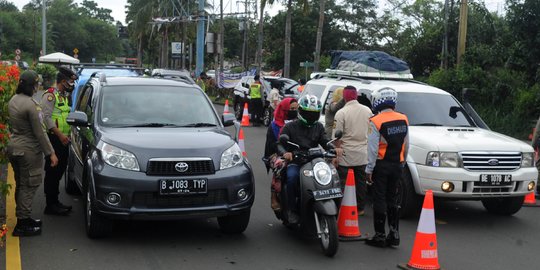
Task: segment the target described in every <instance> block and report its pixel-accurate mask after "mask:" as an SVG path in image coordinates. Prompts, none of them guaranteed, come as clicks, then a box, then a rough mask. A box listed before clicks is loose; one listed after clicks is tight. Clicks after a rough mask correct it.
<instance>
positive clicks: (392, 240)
mask: <svg viewBox="0 0 540 270" xmlns="http://www.w3.org/2000/svg"><path fill="white" fill-rule="evenodd" d="M386 246H389V247H390V246H393V247H397V246H399V233H398V232H397V231H392V230H391V231H390V233H388V235H387V236H386Z"/></svg>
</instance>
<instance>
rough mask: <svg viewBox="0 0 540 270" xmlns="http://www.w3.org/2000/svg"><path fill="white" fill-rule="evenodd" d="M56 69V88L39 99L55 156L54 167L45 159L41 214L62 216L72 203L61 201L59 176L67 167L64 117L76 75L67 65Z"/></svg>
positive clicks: (67, 110) (50, 89) (67, 139)
mask: <svg viewBox="0 0 540 270" xmlns="http://www.w3.org/2000/svg"><path fill="white" fill-rule="evenodd" d="M58 71H59V72H58V74H57V75H56V89H55V88H52V87H51V88H49V89H48V90H47V91H46V92H45V93H44V94H43V97H42V98H41V106H42V108H43V114H44V121H45V127H46V128H47V131H48V136H49V140H50V141H51V144H52V146H53V148H54V151H55V153H56V155H57V156H58V166H55V167H53V166H51V164H50V163H49V162H45V180H44V190H45V198H46V203H47V206H46V207H45V211H44V213H45V214H47V215H61V216H65V215H67V214H69V212H70V211H71V206H70V205H64V204H63V203H61V202H60V201H59V200H58V194H59V193H60V191H59V185H60V179H62V176H63V175H64V172H65V170H66V167H67V160H68V154H69V148H68V147H69V146H68V145H69V142H70V138H69V135H70V127H69V125H68V123H67V122H66V119H67V116H68V114H69V112H70V111H71V108H70V107H69V105H68V96H69V93H70V92H72V91H73V89H74V86H75V80H76V79H77V75H76V74H75V72H73V70H71V69H69V68H66V67H60V68H59V69H58Z"/></svg>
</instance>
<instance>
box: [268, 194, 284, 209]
mask: <svg viewBox="0 0 540 270" xmlns="http://www.w3.org/2000/svg"><path fill="white" fill-rule="evenodd" d="M270 200H271V202H270V206H271V207H272V210H274V211H279V210H281V205H280V203H279V199H278V195H277V192H275V191H272V196H271V197H270Z"/></svg>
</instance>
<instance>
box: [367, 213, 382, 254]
mask: <svg viewBox="0 0 540 270" xmlns="http://www.w3.org/2000/svg"><path fill="white" fill-rule="evenodd" d="M373 216H374V217H373V225H374V227H375V235H374V236H373V237H371V238H369V239H368V240H366V244H368V245H370V246H374V247H386V234H385V229H384V226H385V225H386V224H385V223H386V215H385V214H381V213H377V212H374V213H373Z"/></svg>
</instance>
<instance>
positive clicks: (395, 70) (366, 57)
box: [326, 51, 413, 79]
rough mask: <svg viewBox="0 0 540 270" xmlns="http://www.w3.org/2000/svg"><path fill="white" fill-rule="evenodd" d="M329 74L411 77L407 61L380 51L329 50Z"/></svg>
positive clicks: (394, 77) (393, 77) (395, 77)
mask: <svg viewBox="0 0 540 270" xmlns="http://www.w3.org/2000/svg"><path fill="white" fill-rule="evenodd" d="M330 55H331V57H332V65H331V68H330V69H327V70H326V72H327V73H329V74H330V75H332V74H334V75H348V76H358V77H374V78H392V79H412V78H413V76H412V74H411V71H410V69H409V66H408V65H407V63H406V62H405V61H403V60H401V59H399V58H397V57H394V56H391V55H389V54H387V53H385V52H380V51H331V52H330Z"/></svg>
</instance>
